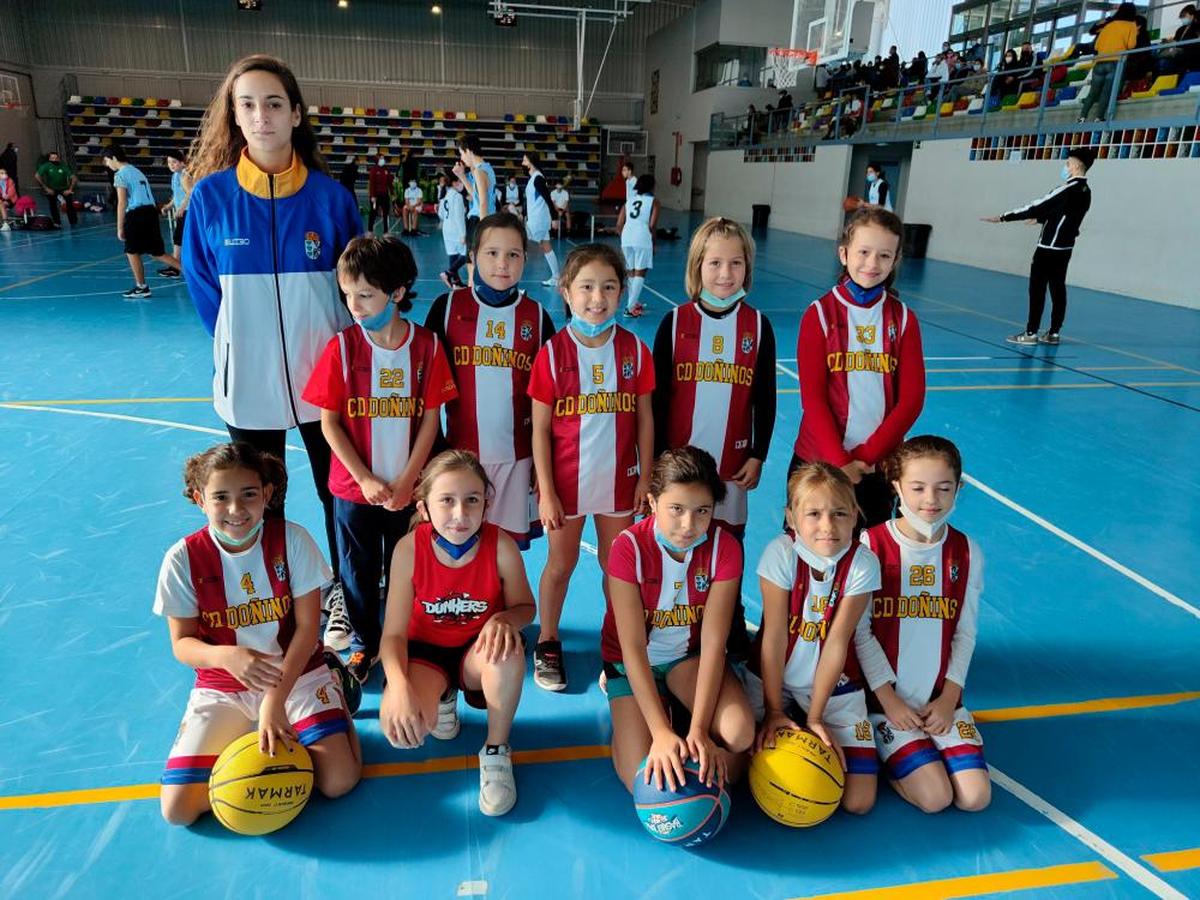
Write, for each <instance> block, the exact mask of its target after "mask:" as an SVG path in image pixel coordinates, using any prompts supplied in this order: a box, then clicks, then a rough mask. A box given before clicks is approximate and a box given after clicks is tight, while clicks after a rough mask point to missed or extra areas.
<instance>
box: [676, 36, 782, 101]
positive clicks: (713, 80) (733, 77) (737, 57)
mask: <svg viewBox="0 0 1200 900" xmlns="http://www.w3.org/2000/svg"><path fill="white" fill-rule="evenodd" d="M766 64H767V48H766V47H741V46H737V45H735V44H712V45H710V46H708V47H705V48H704V49H703V50H700V51H699V52H697V53H696V85H695V87H693V88H692V90H693V91H703V90H705V89H706V88H710V87H716V86H717V85H719V84H721V85H741V86H743V87H751V86H753V85H756V84H757V83H758V79H759V75H760V73H761V72H762V70H763V68H764V67H765V66H766Z"/></svg>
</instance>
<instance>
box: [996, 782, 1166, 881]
mask: <svg viewBox="0 0 1200 900" xmlns="http://www.w3.org/2000/svg"><path fill="white" fill-rule="evenodd" d="M988 772H989V773H990V774H991V776H992V781H994V782H995V783H996V784H998V785H999V786H1000V787H1002V788H1004V790H1006V791H1008V792H1009V793H1010V794H1012V795H1013V796H1014V797H1016V798H1017V799H1018V800H1020V801H1021V802H1022V803H1024V804H1025V805H1026V806H1028V807H1029V808H1030V809H1032V810H1033V811H1034V812H1037V813H1040V814H1041V815H1043V816H1045V817H1046V818H1047V819H1049V820H1050V821H1051V822H1053V823H1054V824H1055V825H1057V826H1058V827H1059V828H1061V829H1062V830H1063V831H1065V832H1066V833H1067V834H1069V835H1071V837H1073V838H1075V839H1076V840H1077V841H1079V842H1080V843H1082V844H1084V845H1085V846H1087V847H1089V848H1091V849H1092V850H1093V851H1095V852H1096V853H1098V854H1099V855H1100V856H1103V857H1104V858H1105V859H1106V860H1108V861H1109V862H1110V863H1112V864H1113V865H1114V866H1116V867H1117V868H1118V869H1120V870H1121V871H1122V872H1124V873H1125V874H1126V875H1128V876H1129V877H1130V878H1132V879H1133V880H1134V881H1136V882H1137V883H1138V884H1140V885H1141V886H1142V887H1144V888H1145V889H1146V890H1148V891H1149V892H1150V893H1152V894H1154V895H1155V896H1156V897H1164V898H1169V900H1187V898H1186V897H1185V895H1183V894H1182V893H1180V892H1179V891H1177V890H1175V888H1173V887H1171V885H1169V884H1167V883H1166V882H1165V881H1163V880H1162V879H1161V878H1159V877H1158V876H1157V875H1155V874H1154V873H1153V872H1151V871H1150V870H1149V869H1147V868H1146V867H1145V866H1143V865H1141V864H1140V863H1138V862H1136V861H1134V860H1133V859H1131V858H1130V857H1128V856H1126V855H1125V854H1124V853H1122V852H1121V851H1120V850H1118V849H1117V848H1116V847H1114V846H1113V845H1112V844H1110V843H1109V842H1108V841H1106V840H1104V838H1102V837H1100V836H1099V835H1098V834H1096V833H1095V832H1092V831H1089V830H1088V829H1086V828H1084V827H1083V826H1082V825H1081V824H1079V823H1078V822H1076V821H1075V820H1074V819H1072V818H1071V817H1070V816H1068V815H1067V814H1066V813H1064V812H1063V811H1062V810H1061V809H1059V808H1058V807H1056V806H1054V805H1053V804H1051V803H1050V802H1049V801H1048V800H1045V799H1043V798H1042V797H1039V796H1038V795H1037V794H1035V793H1034V792H1033V791H1031V790H1029V788H1027V787H1025V785H1023V784H1021V783H1020V782H1019V781H1016V780H1014V779H1013V778H1010V777H1009V776H1008V775H1005V774H1004V773H1003V772H1001V771H1000V770H999V769H997V768H996V767H995V766H988Z"/></svg>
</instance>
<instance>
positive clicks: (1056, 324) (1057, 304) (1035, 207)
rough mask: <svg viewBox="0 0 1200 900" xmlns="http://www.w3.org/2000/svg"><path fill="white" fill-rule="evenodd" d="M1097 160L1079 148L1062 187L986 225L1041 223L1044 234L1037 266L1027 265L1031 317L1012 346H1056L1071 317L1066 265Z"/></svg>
mask: <svg viewBox="0 0 1200 900" xmlns="http://www.w3.org/2000/svg"><path fill="white" fill-rule="evenodd" d="M1095 161H1096V154H1095V151H1093V150H1089V149H1087V148H1086V147H1076V148H1075V149H1073V150H1072V151H1071V152H1070V154H1069V155H1068V156H1067V162H1066V165H1064V166H1063V179H1064V180H1063V183H1062V184H1061V185H1059V186H1058V187H1056V188H1055V189H1054V190H1052V191H1051V192H1050V193H1048V194H1047V195H1046V196H1044V197H1042V198H1041V199H1040V200H1035V201H1034V202H1033V203H1029V204H1027V205H1025V206H1022V207H1020V208H1019V209H1014V210H1012V211H1010V212H1006V213H1004V215H1001V216H991V217H990V218H985V219H984V220H983V221H985V222H1025V221H1035V222H1039V223H1041V226H1042V233H1041V237H1040V238H1039V239H1038V245H1037V249H1036V250H1034V251H1033V263H1032V265H1031V266H1030V267H1029V318H1028V321H1027V322H1026V325H1025V330H1024V331H1022V332H1019V333H1017V334H1014V335H1013V336H1012V337H1009V338H1006V340H1007V341H1008V342H1009V343H1010V344H1025V345H1028V344H1038V343H1042V344H1057V343H1058V342H1059V332H1060V331H1061V330H1062V325H1063V320H1064V319H1065V318H1066V316H1067V266H1068V265H1069V264H1070V262H1071V252H1072V251H1073V250H1074V249H1075V239H1076V238H1077V237H1078V236H1079V228H1080V226H1081V225H1082V224H1083V218H1084V216H1086V215H1087V212H1088V209H1089V208H1090V207H1091V205H1092V191H1091V188H1090V187H1088V181H1087V172H1088V169H1090V168H1091V167H1092V163H1093V162H1095ZM1047 288H1049V289H1050V303H1051V310H1050V328H1049V329H1048V330H1047V331H1044V332H1042V333H1041V334H1040V335H1039V334H1038V329H1039V328H1040V327H1041V324H1042V311H1043V310H1044V309H1045V307H1046V289H1047Z"/></svg>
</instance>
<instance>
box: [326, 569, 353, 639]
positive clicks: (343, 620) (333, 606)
mask: <svg viewBox="0 0 1200 900" xmlns="http://www.w3.org/2000/svg"><path fill="white" fill-rule="evenodd" d="M325 609H326V611H327V612H328V613H329V621H328V622H326V623H325V646H326V647H332V648H333V649H334V650H347V649H349V647H350V635H351V633H352V632H353V630H354V629H353V628H352V627H351V626H350V616H348V615H347V614H346V599H345V597H344V596H343V595H342V586H341V585H340V584H339V583H337V582H334V585H333V588H332V589H331V590H330V591H329V596H328V597H327V598H326V600H325Z"/></svg>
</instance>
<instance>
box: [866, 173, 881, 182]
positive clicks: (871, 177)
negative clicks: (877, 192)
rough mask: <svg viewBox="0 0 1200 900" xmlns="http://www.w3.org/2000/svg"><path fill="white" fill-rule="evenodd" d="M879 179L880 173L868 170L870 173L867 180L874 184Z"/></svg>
mask: <svg viewBox="0 0 1200 900" xmlns="http://www.w3.org/2000/svg"><path fill="white" fill-rule="evenodd" d="M878 180H879V176H878V175H876V174H875V173H874V172H868V173H867V181H868V182H869V183H871V184H874V183H875V182H876V181H878Z"/></svg>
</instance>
